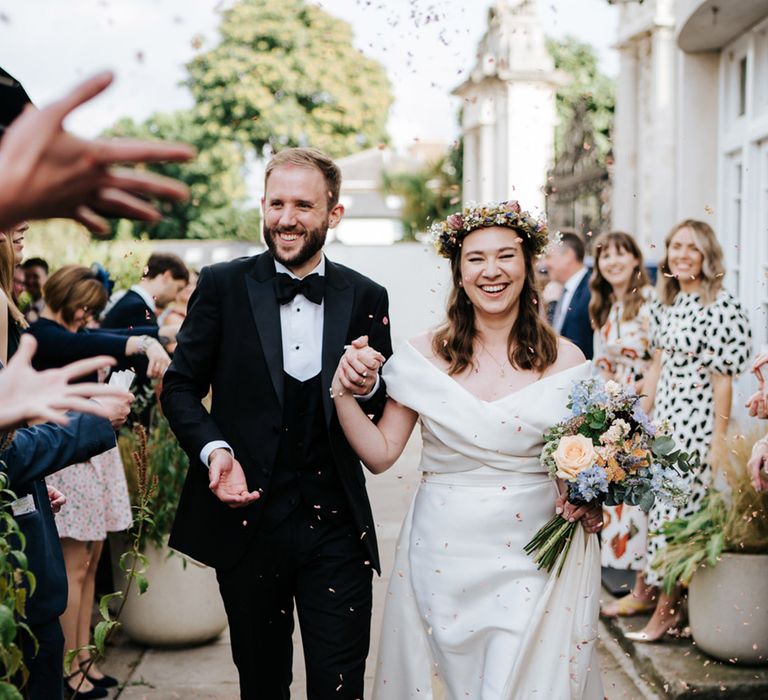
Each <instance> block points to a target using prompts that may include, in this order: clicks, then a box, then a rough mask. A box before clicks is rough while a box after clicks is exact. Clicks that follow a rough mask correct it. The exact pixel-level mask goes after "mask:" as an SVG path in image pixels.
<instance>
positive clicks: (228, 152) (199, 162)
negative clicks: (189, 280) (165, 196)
mask: <svg viewBox="0 0 768 700" xmlns="http://www.w3.org/2000/svg"><path fill="white" fill-rule="evenodd" d="M110 134H112V135H119V136H131V137H136V138H157V139H170V140H174V141H184V142H186V143H190V144H192V145H193V146H195V147H196V148H197V149H198V154H197V157H196V158H195V159H194V160H193V161H191V162H189V163H160V164H156V165H152V166H150V167H151V169H152V170H154V171H155V172H159V173H161V174H163V175H167V176H168V177H173V178H177V179H179V180H181V181H182V182H184V183H186V184H187V186H188V187H189V189H190V197H189V200H187V201H186V202H175V203H164V204H163V205H162V207H163V213H164V215H165V216H164V218H163V219H162V220H161V221H158V222H157V223H155V224H144V223H140V222H132V223H131V224H130V226H131V229H132V231H133V234H134V235H135V236H136V237H139V236H140V235H141V234H143V233H146V234H148V235H149V236H150V237H151V238H237V237H253V236H254V235H256V232H258V215H257V216H256V222H255V223H256V229H255V232H254V231H247V230H243V229H244V225H245V223H246V221H248V220H249V219H253V214H251V215H250V216H249V215H248V213H247V212H245V211H243V208H242V207H243V204H244V203H245V198H246V188H245V181H244V179H243V169H244V157H243V153H242V150H241V149H240V148H239V147H238V146H237V145H236V144H234V143H232V142H229V141H225V140H218V141H217V140H213V139H210V138H208V134H207V128H206V126H205V125H204V124H203V123H202V122H201V121H200V120H199V119H198V117H197V115H196V113H195V110H194V109H193V110H189V111H178V112H173V113H170V114H160V113H158V114H154V115H153V116H151V117H150V118H149V119H147V120H146V121H144V122H142V123H140V124H137V123H136V122H134V121H133V120H131V119H121V120H120V121H119V122H117V124H116V125H115V126H114V127H113V128H112V129H111V130H110ZM250 223H251V224H253V223H254V222H253V221H251V222H250Z"/></svg>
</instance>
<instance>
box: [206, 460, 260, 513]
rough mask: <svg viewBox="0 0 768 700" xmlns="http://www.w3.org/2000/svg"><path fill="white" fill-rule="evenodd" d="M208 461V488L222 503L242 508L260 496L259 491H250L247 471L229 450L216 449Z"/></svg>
mask: <svg viewBox="0 0 768 700" xmlns="http://www.w3.org/2000/svg"><path fill="white" fill-rule="evenodd" d="M208 463H209V464H208V476H209V483H208V488H210V489H211V491H213V493H214V494H215V495H216V498H218V499H219V500H220V501H221V502H222V503H226V504H227V505H228V506H229V507H230V508H242V507H243V506H247V505H248V504H250V503H253V501H255V500H256V499H258V498H260V496H261V494H260V493H259V492H258V491H248V482H247V481H246V479H245V472H243V468H242V466H241V465H240V462H238V461H237V460H236V459H235V458H234V457H233V456H232V453H231V452H230V451H229V450H225V449H217V450H214V451H213V452H212V453H211V456H210V457H209V459H208Z"/></svg>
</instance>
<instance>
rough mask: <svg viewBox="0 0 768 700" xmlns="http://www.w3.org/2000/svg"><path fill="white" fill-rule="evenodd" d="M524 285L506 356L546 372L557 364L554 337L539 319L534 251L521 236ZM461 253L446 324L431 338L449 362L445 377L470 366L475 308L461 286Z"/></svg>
mask: <svg viewBox="0 0 768 700" xmlns="http://www.w3.org/2000/svg"><path fill="white" fill-rule="evenodd" d="M520 238H521V247H522V249H523V259H524V260H525V282H523V288H522V290H521V291H520V301H519V304H518V313H517V319H516V320H515V323H514V325H513V326H512V330H511V331H510V332H509V339H508V341H507V356H508V358H509V361H510V363H511V365H512V366H513V367H515V368H516V369H522V370H530V369H533V370H536V371H538V372H545V371H546V370H547V368H549V367H550V366H552V365H553V364H554V363H555V361H556V360H557V335H556V334H555V332H554V331H553V330H552V329H551V328H550V327H549V325H548V324H547V322H546V321H545V320H544V319H542V318H541V316H540V315H539V307H540V305H541V299H540V298H539V292H538V289H537V286H536V276H535V272H534V255H533V251H532V250H531V249H530V247H529V246H528V245H526V240H527V239H526V237H525V236H523V235H522V234H521V235H520ZM461 250H462V248H461V247H459V248H458V250H457V252H456V254H455V255H454V256H453V257H452V258H451V278H452V280H453V288H452V289H451V292H450V294H449V296H448V307H447V310H446V316H447V318H446V321H445V323H444V324H443V325H442V326H440V327H439V328H438V329H437V331H435V334H434V336H433V337H432V351H433V352H434V353H435V355H437V356H438V357H442V358H443V359H444V360H446V361H447V362H448V374H459V373H460V372H462V371H463V370H465V369H466V368H467V367H469V366H470V365H471V364H472V356H473V355H474V342H473V341H474V339H475V336H476V334H477V331H476V329H475V308H474V306H472V302H471V301H470V300H469V297H468V296H467V293H466V292H465V291H464V288H463V287H462V286H461Z"/></svg>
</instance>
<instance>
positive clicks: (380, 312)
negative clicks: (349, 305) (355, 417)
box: [358, 287, 392, 423]
mask: <svg viewBox="0 0 768 700" xmlns="http://www.w3.org/2000/svg"><path fill="white" fill-rule="evenodd" d="M368 345H370V346H371V347H372V348H373V349H374V350H378V351H379V352H380V353H381V354H382V355H384V357H386V358H387V359H389V357H390V356H391V355H392V335H391V333H390V330H389V295H388V294H387V290H386V289H384V288H383V287H382V288H381V293H380V295H379V298H378V300H377V303H376V310H375V311H374V313H373V318H371V326H370V328H369V330H368ZM358 401H360V404H361V407H362V408H363V410H364V411H365V412H366V413H367V414H368V415H369V416H372V417H373V421H374V423H377V422H378V421H379V418H381V416H382V414H383V413H384V406H385V404H386V403H387V387H386V384H385V383H384V380H383V379H381V375H379V381H378V385H377V387H376V389H375V390H374V391H373V392H372V393H371V394H370V395H368V396H366V397H364V398H362V397H359V398H358Z"/></svg>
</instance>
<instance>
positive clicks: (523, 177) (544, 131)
mask: <svg viewBox="0 0 768 700" xmlns="http://www.w3.org/2000/svg"><path fill="white" fill-rule="evenodd" d="M559 83H560V76H559V75H558V74H557V73H556V72H555V70H554V63H553V60H552V57H551V56H550V55H549V53H548V52H547V48H546V41H545V36H544V31H543V28H542V26H541V24H540V22H539V18H538V15H537V11H536V2H535V1H534V0H499V2H497V3H496V4H495V5H494V6H493V7H492V8H491V9H490V10H489V16H488V31H487V32H486V34H485V36H484V37H483V39H482V40H481V42H480V45H479V47H478V52H477V62H476V64H475V67H474V68H473V70H472V72H471V74H470V76H469V78H468V79H467V80H466V81H465V82H464V83H462V84H461V85H460V86H459V87H457V88H456V89H455V90H454V94H456V95H458V96H459V97H461V98H462V100H463V105H462V107H463V112H462V135H463V138H464V182H463V191H464V200H465V201H468V202H471V201H475V202H490V201H500V200H507V199H518V200H520V202H521V203H522V204H523V206H524V207H525V208H526V209H535V210H538V211H544V186H545V184H546V181H547V171H548V169H549V168H550V167H551V166H552V160H553V153H554V134H555V124H556V118H557V117H556V111H555V91H556V89H557V86H558V84H559Z"/></svg>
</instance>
